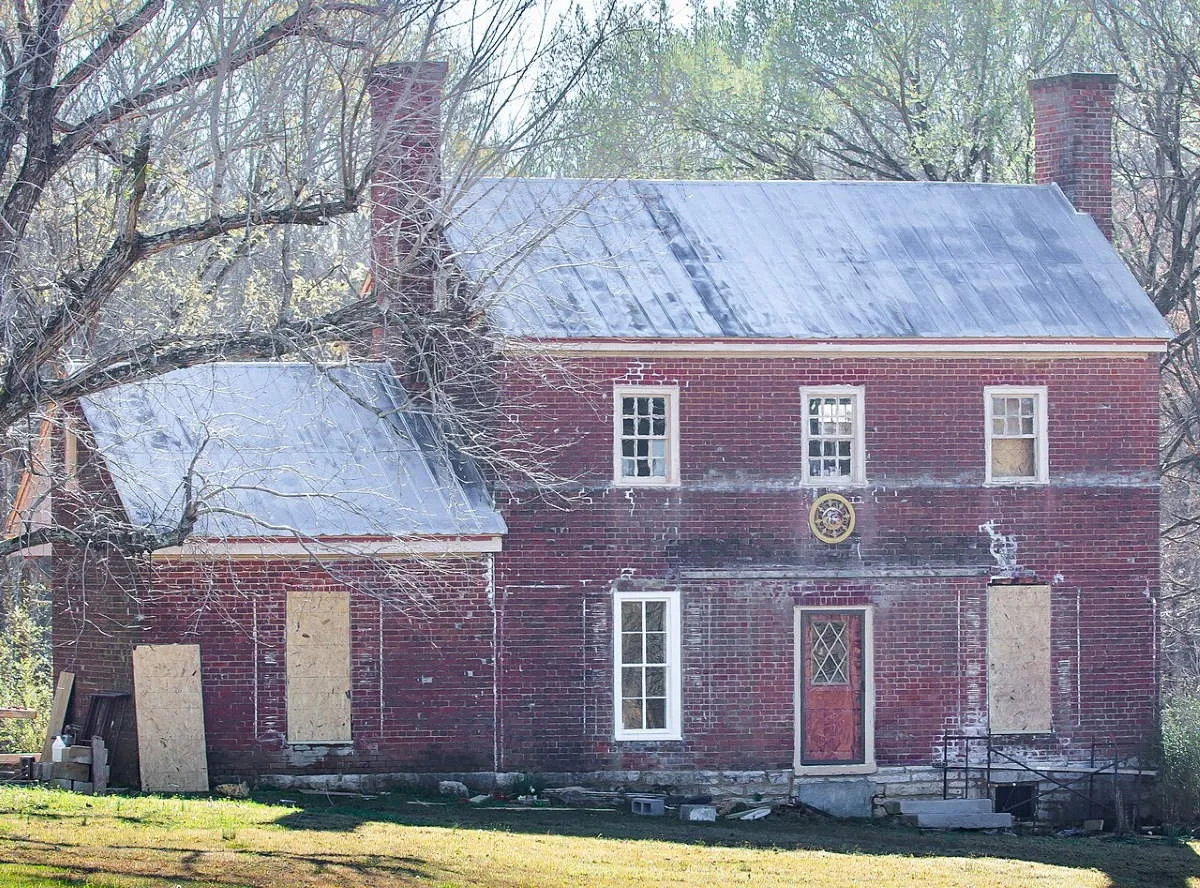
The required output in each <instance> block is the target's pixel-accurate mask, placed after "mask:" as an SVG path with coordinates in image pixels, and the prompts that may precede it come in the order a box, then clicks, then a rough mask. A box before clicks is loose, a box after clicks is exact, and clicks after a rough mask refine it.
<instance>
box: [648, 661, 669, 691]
mask: <svg viewBox="0 0 1200 888" xmlns="http://www.w3.org/2000/svg"><path fill="white" fill-rule="evenodd" d="M666 695H667V670H666V669H664V668H663V667H662V666H648V667H647V668H646V696H647V697H665V696H666Z"/></svg>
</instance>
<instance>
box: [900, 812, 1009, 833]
mask: <svg viewBox="0 0 1200 888" xmlns="http://www.w3.org/2000/svg"><path fill="white" fill-rule="evenodd" d="M1012 825H1013V819H1012V815H1011V814H918V815H917V826H919V827H921V829H1009V828H1010V827H1012Z"/></svg>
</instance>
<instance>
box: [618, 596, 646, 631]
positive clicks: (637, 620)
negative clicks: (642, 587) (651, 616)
mask: <svg viewBox="0 0 1200 888" xmlns="http://www.w3.org/2000/svg"><path fill="white" fill-rule="evenodd" d="M621 631H622V632H641V631H642V603H641V602H640V601H622V602H621Z"/></svg>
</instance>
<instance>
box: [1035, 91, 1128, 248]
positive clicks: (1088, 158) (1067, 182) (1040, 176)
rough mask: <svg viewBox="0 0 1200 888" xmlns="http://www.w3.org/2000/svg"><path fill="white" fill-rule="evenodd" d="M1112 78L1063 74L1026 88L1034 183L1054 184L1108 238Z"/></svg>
mask: <svg viewBox="0 0 1200 888" xmlns="http://www.w3.org/2000/svg"><path fill="white" fill-rule="evenodd" d="M1116 91H1117V76H1116V75H1115V74H1063V75H1060V76H1058V77H1044V78H1042V79H1040V80H1034V81H1032V82H1031V83H1030V84H1029V94H1030V97H1031V98H1032V99H1033V117H1034V144H1035V151H1034V168H1035V176H1034V181H1036V182H1037V183H1038V184H1039V185H1045V184H1048V183H1050V182H1057V183H1058V186H1059V187H1060V188H1061V189H1062V190H1063V193H1064V194H1066V196H1067V199H1068V200H1070V201H1071V203H1073V204H1074V205H1075V208H1076V209H1078V210H1079V211H1080V212H1082V213H1090V214H1091V216H1092V218H1093V219H1095V220H1096V224H1097V225H1099V226H1100V230H1101V231H1103V232H1104V236H1105V237H1108V238H1111V237H1112V126H1113V97H1114V96H1115V94H1116Z"/></svg>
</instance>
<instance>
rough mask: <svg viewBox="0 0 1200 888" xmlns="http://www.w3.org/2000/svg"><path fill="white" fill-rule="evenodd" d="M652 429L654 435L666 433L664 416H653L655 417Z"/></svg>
mask: <svg viewBox="0 0 1200 888" xmlns="http://www.w3.org/2000/svg"><path fill="white" fill-rule="evenodd" d="M652 431H653V434H655V435H665V434H666V433H667V420H666V418H665V417H661V416H658V417H655V419H654V428H653V430H652Z"/></svg>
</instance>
